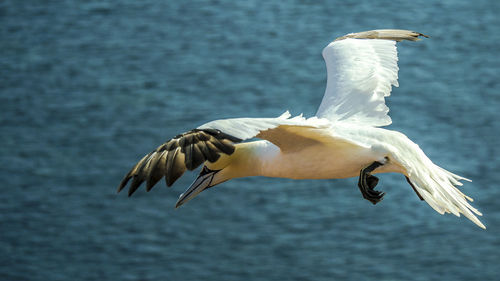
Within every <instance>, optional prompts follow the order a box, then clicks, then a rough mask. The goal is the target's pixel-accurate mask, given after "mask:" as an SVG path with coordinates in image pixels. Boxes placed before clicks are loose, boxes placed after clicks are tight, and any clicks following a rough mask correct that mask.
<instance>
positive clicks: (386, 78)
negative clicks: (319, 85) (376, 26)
mask: <svg viewBox="0 0 500 281" xmlns="http://www.w3.org/2000/svg"><path fill="white" fill-rule="evenodd" d="M419 36H424V37H427V36H426V35H423V34H421V33H417V32H413V31H409V30H395V29H383V30H372V31H365V32H360V33H351V34H347V35H345V36H342V37H339V38H337V39H336V40H335V41H333V42H332V43H330V44H329V45H328V46H326V47H325V48H324V49H323V58H324V59H325V63H326V68H327V72H328V80H327V85H326V91H325V95H324V97H323V100H322V102H321V104H320V106H319V109H318V112H317V113H316V115H317V116H318V117H322V118H327V119H329V120H330V121H333V122H334V121H348V122H354V123H360V124H364V125H370V126H387V125H389V124H391V123H392V121H391V118H390V117H389V116H388V115H387V113H388V112H389V108H388V107H387V106H386V105H385V97H387V96H389V95H390V94H391V86H393V85H394V86H396V87H397V86H398V69H399V68H398V65H397V61H398V56H397V50H396V41H402V40H410V41H416V40H419V38H418V37H419Z"/></svg>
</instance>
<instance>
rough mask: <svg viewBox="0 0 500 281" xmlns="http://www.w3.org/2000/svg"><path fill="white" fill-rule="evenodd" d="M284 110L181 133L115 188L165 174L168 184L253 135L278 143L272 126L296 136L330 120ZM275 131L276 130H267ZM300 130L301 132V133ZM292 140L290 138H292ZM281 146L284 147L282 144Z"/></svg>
mask: <svg viewBox="0 0 500 281" xmlns="http://www.w3.org/2000/svg"><path fill="white" fill-rule="evenodd" d="M289 117H290V113H288V111H287V112H285V113H284V114H282V115H281V116H279V117H277V118H233V119H222V120H216V121H212V122H209V123H206V124H204V125H202V126H200V127H198V128H196V129H194V130H191V131H188V132H186V133H183V134H180V135H178V136H176V137H174V138H173V139H171V140H169V141H167V142H166V143H164V144H162V145H160V146H159V147H158V148H156V149H155V150H153V151H152V152H150V153H149V154H148V155H146V156H144V157H143V158H142V159H141V160H140V161H139V162H137V164H135V165H134V167H133V168H132V169H131V170H130V171H129V172H128V173H127V174H126V175H125V177H124V178H123V180H122V181H121V183H120V185H119V187H118V192H120V191H121V190H122V189H123V188H125V186H126V185H127V183H128V182H129V181H130V180H132V183H131V184H130V187H129V191H128V194H129V196H130V195H132V194H133V193H134V192H135V191H136V190H137V189H138V188H139V186H140V185H141V184H142V183H143V182H144V181H146V182H147V186H146V190H147V191H149V190H151V188H153V186H154V185H155V184H156V183H157V182H158V181H159V180H161V178H162V177H165V181H166V184H167V186H171V185H172V184H173V183H174V182H175V181H176V180H177V179H178V178H179V177H181V176H182V175H183V174H184V172H185V171H186V170H194V169H196V168H197V167H198V166H200V165H201V164H202V163H204V162H205V161H209V162H211V163H214V162H216V161H217V160H218V159H219V157H220V154H221V153H223V154H227V155H231V154H232V153H233V152H234V150H235V148H234V144H235V143H238V142H241V141H243V140H246V139H251V138H254V137H258V138H262V139H268V140H269V141H271V142H273V143H275V144H276V145H278V146H279V145H280V139H279V138H277V137H276V132H278V131H276V130H275V129H278V130H279V132H280V134H281V135H282V136H286V133H288V134H289V135H290V136H294V137H295V138H296V139H299V138H301V139H305V138H307V136H300V134H301V133H300V132H298V133H293V131H294V130H295V131H296V130H297V129H296V128H297V127H303V128H316V127H320V126H329V125H330V122H329V121H328V120H325V119H318V118H316V117H313V118H310V119H305V118H303V117H302V116H297V117H294V118H289ZM270 132H275V133H270ZM302 134H303V133H302ZM292 143H293V142H292ZM282 146H283V147H282V149H285V150H286V149H287V146H286V144H282Z"/></svg>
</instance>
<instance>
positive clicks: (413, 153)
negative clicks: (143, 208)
mask: <svg viewBox="0 0 500 281" xmlns="http://www.w3.org/2000/svg"><path fill="white" fill-rule="evenodd" d="M419 36H424V37H427V36H425V35H423V34H421V33H418V32H413V31H408V30H390V29H385V30H373V31H365V32H360V33H351V34H347V35H345V36H343V37H340V38H337V39H336V40H334V41H333V42H331V43H330V44H329V45H328V46H326V47H325V48H324V49H323V58H324V59H325V62H326V67H327V72H328V80H327V86H326V91H325V95H324V97H323V100H322V102H321V105H320V106H319V109H318V112H317V113H316V116H314V117H311V118H304V117H302V115H300V116H296V117H291V115H290V113H289V112H288V111H287V112H285V113H284V114H282V115H281V116H279V117H276V118H234V119H224V120H216V121H212V122H209V123H206V124H204V125H201V126H200V127H198V128H196V129H194V130H191V131H188V132H186V133H183V134H180V135H178V136H176V137H174V138H173V139H171V140H169V141H167V142H166V143H164V144H162V145H161V146H159V147H158V148H157V149H155V150H154V151H152V152H151V153H149V154H148V155H146V156H144V157H143V158H142V159H141V160H140V161H139V162H138V163H137V164H136V165H135V166H134V167H133V168H132V169H131V170H130V172H129V173H128V174H127V175H126V176H125V177H124V179H123V180H122V182H121V183H120V186H119V188H118V192H119V191H121V190H122V189H123V188H124V187H125V186H126V185H127V182H128V181H129V180H130V179H132V183H131V185H130V188H129V192H128V194H129V196H130V195H132V194H133V193H134V192H135V191H136V190H137V188H138V187H139V186H140V185H141V184H142V183H143V182H144V181H146V182H147V187H146V190H147V191H149V190H150V189H151V188H152V187H153V186H154V185H155V184H156V183H157V182H158V181H159V180H160V179H161V178H162V177H165V180H166V184H167V186H171V185H172V184H173V183H174V182H175V181H176V180H177V179H178V178H179V177H180V176H182V174H183V173H184V172H185V171H186V170H193V169H195V168H197V167H198V166H200V165H201V164H203V168H202V169H201V172H200V174H199V176H198V178H197V179H196V180H195V181H194V182H193V183H192V185H191V186H190V187H189V188H188V189H187V190H186V191H185V192H184V193H183V194H181V196H180V197H179V200H178V201H177V204H176V207H179V206H180V205H182V204H184V203H186V202H187V201H189V200H191V199H192V198H194V197H195V196H196V195H198V194H199V193H200V192H202V191H203V190H205V189H207V188H210V187H213V186H215V185H217V184H219V183H222V182H224V181H227V180H230V179H232V178H239V177H249V176H266V177H281V178H292V179H338V178H349V177H355V176H359V182H358V187H359V189H360V190H361V193H362V195H363V197H364V198H365V199H367V200H369V201H370V202H372V203H373V204H376V203H378V202H380V201H381V200H382V197H383V196H384V194H385V193H382V192H380V191H377V190H375V189H374V187H375V186H376V185H377V183H378V178H377V177H375V176H373V174H377V173H389V172H396V173H401V174H403V175H404V176H405V177H406V179H407V181H408V183H409V184H410V186H411V187H412V188H413V190H414V191H415V193H416V194H417V195H418V197H419V198H420V199H421V200H425V201H426V202H427V203H428V204H429V205H430V206H431V207H432V208H434V210H436V211H437V212H438V213H440V214H444V213H453V214H454V215H456V216H460V214H464V215H465V216H466V217H467V218H469V219H470V220H471V221H473V222H474V223H475V224H477V225H478V226H479V227H481V228H485V226H484V225H483V224H482V223H481V222H480V221H479V219H478V218H477V217H476V216H475V214H476V215H479V216H481V215H482V214H481V213H480V212H479V211H478V210H476V209H475V208H474V207H472V206H471V205H470V204H469V202H468V201H467V200H469V201H472V199H471V198H470V197H468V196H466V195H465V194H463V193H462V192H461V191H460V190H459V189H458V188H457V187H456V186H460V185H462V184H461V183H460V181H461V180H468V179H466V178H463V177H461V176H458V175H455V174H453V173H450V172H448V171H446V170H445V169H443V168H441V167H439V166H437V165H435V164H434V163H432V161H431V160H430V159H429V158H428V157H427V156H426V155H425V154H424V152H423V151H422V150H421V149H420V148H419V146H418V145H417V144H415V143H414V142H412V141H411V140H410V139H408V137H406V136H405V135H404V134H402V133H400V132H397V131H392V130H387V129H383V128H380V127H382V126H387V125H389V124H391V122H392V121H391V118H390V117H389V116H388V115H387V113H388V111H389V108H388V107H387V106H386V105H385V97H388V96H389V95H390V93H391V86H396V87H397V86H398V81H397V78H398V66H397V60H398V57H397V50H396V41H398V42H399V41H402V40H409V41H417V40H420V39H419ZM252 138H259V139H261V140H257V141H249V142H243V141H244V140H248V139H252Z"/></svg>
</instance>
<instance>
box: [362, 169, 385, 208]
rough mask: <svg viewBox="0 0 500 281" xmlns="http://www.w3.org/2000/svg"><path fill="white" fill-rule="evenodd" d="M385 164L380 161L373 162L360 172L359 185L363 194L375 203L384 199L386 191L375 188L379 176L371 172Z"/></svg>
mask: <svg viewBox="0 0 500 281" xmlns="http://www.w3.org/2000/svg"><path fill="white" fill-rule="evenodd" d="M382 165H383V164H382V163H380V162H377V161H375V162H373V163H372V164H371V165H370V166H368V167H366V168H364V169H361V172H360V173H359V180H358V187H359V190H360V191H361V194H362V195H363V198H365V199H366V200H368V201H370V202H372V203H373V204H374V205H375V204H377V203H378V202H380V201H382V198H383V197H384V195H385V192H380V191H378V190H375V189H374V188H375V186H377V183H378V178H377V177H376V176H373V175H371V174H370V172H372V171H373V170H375V169H376V168H378V167H380V166H382Z"/></svg>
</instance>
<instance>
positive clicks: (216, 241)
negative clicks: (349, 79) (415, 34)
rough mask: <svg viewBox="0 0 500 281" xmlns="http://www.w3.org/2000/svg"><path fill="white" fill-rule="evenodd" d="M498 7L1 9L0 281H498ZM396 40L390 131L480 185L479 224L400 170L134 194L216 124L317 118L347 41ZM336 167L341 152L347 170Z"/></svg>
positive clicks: (479, 3)
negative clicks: (326, 50) (441, 205)
mask: <svg viewBox="0 0 500 281" xmlns="http://www.w3.org/2000/svg"><path fill="white" fill-rule="evenodd" d="M499 13H500V1H497V0H491V1H490V0H475V1H469V0H453V1H452V0H443V1H423V0H416V1H394V0H390V1H389V0H384V1H326V0H325V1H310V0H302V1H299V0H292V1H259V0H245V1H222V0H221V1H217V0H213V1H201V0H198V1H162V0H142V1H136V0H122V1H111V0H99V1H97V0H92V1H88V0H85V1H83V0H80V1H78V0H74V1H70V0H67V1H64V0H61V1H18V0H3V1H0V132H1V133H0V166H1V168H0V178H1V181H2V185H1V192H0V280H217V281H222V280H441V281H443V280H500V263H499V262H500V226H499V223H500V201H499V200H500V140H499V134H500V133H499V132H500V114H499V110H500V82H499V81H500V80H499V74H500V68H499V67H500V53H499V51H500V49H499V44H498V42H500V32H498V28H499V27H500V17H499V16H498V14H499ZM377 28H404V29H412V30H416V31H419V32H422V33H424V34H427V35H429V36H430V37H431V38H429V39H425V40H422V41H420V42H416V43H413V42H405V43H401V44H399V45H398V46H399V48H398V49H399V66H400V73H399V74H400V75H399V83H400V87H399V88H394V89H393V92H392V96H391V97H390V98H388V99H387V104H388V105H389V107H390V108H391V112H390V114H391V116H392V119H393V124H392V125H391V126H389V129H393V130H399V131H401V132H403V133H405V134H406V135H408V137H410V138H411V139H412V140H413V141H415V142H416V143H418V144H419V145H420V147H421V148H422V149H423V150H424V151H425V152H426V154H427V155H428V156H429V157H430V158H431V159H432V160H433V161H434V162H435V163H436V164H438V165H440V166H442V167H444V168H446V169H448V170H450V171H453V172H455V173H457V174H460V175H463V176H465V177H467V178H470V179H472V182H471V183H468V182H467V183H465V184H464V186H463V187H462V188H461V189H462V190H463V191H464V192H465V193H466V194H468V195H470V196H471V197H473V198H474V199H475V201H474V206H476V207H477V208H478V209H480V210H481V211H482V212H483V214H484V216H483V217H482V218H481V219H482V221H483V222H484V223H485V224H486V226H487V230H482V229H480V228H478V227H477V226H475V225H474V224H473V223H471V222H470V221H468V220H467V219H465V218H463V217H461V218H457V217H455V216H453V215H450V214H448V215H445V216H442V215H439V214H438V213H436V212H435V211H434V210H433V209H431V208H430V207H429V206H428V205H427V204H426V203H424V202H420V201H419V200H418V198H417V196H416V195H415V193H414V192H413V191H412V189H411V188H410V187H409V186H408V184H407V183H406V181H405V179H404V177H403V176H402V175H397V174H388V175H382V176H381V179H380V183H379V187H378V189H381V190H384V191H386V192H387V195H386V197H385V200H384V201H383V202H381V203H380V204H377V205H376V206H373V205H372V204H371V203H369V202H368V201H366V200H363V199H362V197H361V194H360V192H359V190H358V187H357V185H356V182H357V179H343V180H301V181H296V180H288V179H272V178H244V179H237V180H231V181H228V182H226V183H223V184H221V185H219V186H217V187H214V188H212V189H210V190H208V191H205V192H203V193H201V194H200V195H199V196H198V197H197V198H195V199H194V200H192V201H190V202H189V203H187V204H185V205H184V206H182V207H181V208H179V209H174V204H175V201H176V199H177V197H178V195H179V194H180V193H182V192H183V191H184V189H185V188H186V187H187V186H189V184H190V182H191V181H192V180H193V179H194V178H195V176H196V173H187V174H186V175H185V176H184V177H183V178H181V179H180V180H179V181H178V182H177V183H176V184H175V185H174V186H173V187H172V188H166V187H165V185H164V182H163V181H162V182H160V183H159V184H158V186H157V187H155V188H154V189H153V190H152V191H151V192H149V193H146V192H145V190H144V189H143V188H141V189H140V190H139V191H137V192H136V194H135V195H134V196H133V197H131V198H127V195H126V194H125V193H120V194H116V188H117V186H118V183H119V182H120V180H121V178H122V176H123V175H124V174H125V173H126V172H127V171H128V170H129V169H130V168H131V166H132V165H133V164H135V163H136V161H137V160H139V159H140V158H141V157H142V156H143V155H144V154H146V153H148V152H149V151H151V150H152V149H153V148H155V147H156V146H157V145H159V144H161V143H163V142H164V141H166V140H168V139H169V138H171V137H173V136H175V135H177V134H179V133H181V132H184V131H187V130H190V129H192V128H195V127H197V126H199V125H201V124H203V123H205V122H207V121H211V120H214V119H219V118H229V117H274V116H278V115H280V114H281V113H283V112H284V111H285V110H287V109H288V110H290V111H291V112H292V114H294V115H295V114H300V113H304V114H305V116H313V115H314V113H315V112H316V109H317V107H318V105H319V103H320V101H321V98H322V95H323V92H324V89H325V83H326V73H325V66H324V62H323V60H322V57H321V50H322V48H323V47H324V46H326V45H327V44H328V43H329V42H330V41H331V40H333V39H334V38H335V37H338V36H341V35H344V34H346V33H350V32H358V31H363V30H370V29H377ZM339 161H340V160H339Z"/></svg>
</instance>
